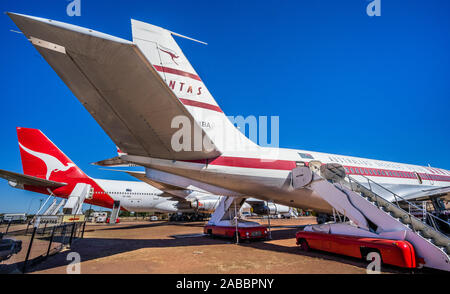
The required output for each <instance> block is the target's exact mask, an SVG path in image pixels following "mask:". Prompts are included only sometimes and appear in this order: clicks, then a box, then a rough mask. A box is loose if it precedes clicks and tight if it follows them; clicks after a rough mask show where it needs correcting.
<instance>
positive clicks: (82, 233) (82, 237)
mask: <svg viewBox="0 0 450 294" xmlns="http://www.w3.org/2000/svg"><path fill="white" fill-rule="evenodd" d="M85 228H86V221H84V224H83V231H82V232H81V239H84V229H85Z"/></svg>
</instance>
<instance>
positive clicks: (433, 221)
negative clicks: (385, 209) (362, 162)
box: [346, 175, 450, 233]
mask: <svg viewBox="0 0 450 294" xmlns="http://www.w3.org/2000/svg"><path fill="white" fill-rule="evenodd" d="M358 176H359V177H362V178H364V179H365V180H367V185H368V188H367V187H365V186H364V185H363V184H362V183H361V182H360V181H358V180H356V179H355V178H353V177H351V176H350V175H346V178H348V182H349V184H350V188H351V189H352V190H353V185H352V182H354V183H355V184H356V185H358V186H361V187H363V188H365V189H367V190H369V191H370V192H371V193H372V194H373V195H374V196H375V202H376V204H377V206H380V200H379V198H381V199H382V200H384V201H387V202H391V201H388V200H386V199H385V198H384V197H382V196H380V195H379V194H378V193H377V192H375V191H374V190H373V188H372V186H375V187H378V188H381V189H382V190H384V191H386V192H388V193H389V194H391V195H392V196H394V201H395V204H396V206H397V208H398V209H400V210H402V211H403V212H404V213H405V214H406V215H408V216H409V218H410V223H411V226H412V228H413V230H414V231H415V228H414V225H413V222H412V218H414V219H416V220H418V221H420V222H422V221H421V220H419V219H418V218H416V217H415V216H413V215H412V214H410V213H409V212H407V211H405V210H404V209H403V208H401V206H400V204H399V202H402V203H404V204H406V205H409V206H410V207H414V208H415V209H417V210H419V211H422V213H423V214H424V215H426V217H427V219H429V220H430V223H431V225H432V226H433V228H434V230H436V231H438V232H441V230H440V228H439V226H437V225H436V221H439V222H441V223H442V224H446V225H447V226H449V227H450V223H449V222H447V221H445V220H443V219H441V218H439V217H437V216H435V215H434V214H432V213H430V212H428V211H427V210H426V209H423V208H421V207H419V206H417V205H415V204H414V203H412V202H411V201H408V200H406V199H405V198H403V197H401V196H400V195H398V194H396V193H394V192H392V191H391V190H389V189H388V188H386V187H384V186H383V185H380V184H378V183H377V182H375V181H373V180H371V179H369V178H367V177H365V176H363V175H358ZM422 223H424V222H422ZM424 224H425V225H427V226H428V224H426V223H424ZM441 233H442V232H441Z"/></svg>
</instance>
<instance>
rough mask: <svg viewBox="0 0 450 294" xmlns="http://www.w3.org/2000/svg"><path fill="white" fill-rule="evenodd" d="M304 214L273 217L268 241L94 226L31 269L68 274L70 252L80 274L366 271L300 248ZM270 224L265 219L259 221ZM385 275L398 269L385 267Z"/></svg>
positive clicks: (197, 228)
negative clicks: (75, 254) (298, 239)
mask: <svg viewBox="0 0 450 294" xmlns="http://www.w3.org/2000/svg"><path fill="white" fill-rule="evenodd" d="M314 220H315V219H314V218H310V217H304V218H298V219H290V220H282V219H280V220H271V225H272V237H273V239H272V240H270V241H258V242H251V243H242V244H239V245H236V244H234V243H231V242H230V241H229V240H226V239H217V238H214V239H212V238H209V237H205V236H202V233H203V225H204V223H203V222H194V223H175V222H149V221H145V222H142V221H137V222H126V223H121V224H117V225H103V224H90V225H87V226H86V232H85V238H84V239H82V240H78V241H77V242H76V243H74V244H73V246H72V249H71V250H69V251H65V252H61V253H59V254H56V255H54V256H52V257H50V258H48V259H47V260H46V261H44V262H42V263H40V264H38V265H36V266H35V267H33V268H30V269H29V272H30V273H59V274H64V273H66V268H67V265H68V264H69V261H67V260H66V257H67V254H68V253H69V252H71V251H74V252H78V253H79V254H80V256H81V273H83V274H96V273H102V274H103V273H111V274H120V273H133V274H134V273H181V274H200V273H201V274H211V273H213V274H223V273H226V274H238V273H245V274H254V273H257V274H271V273H281V274H284V273H292V274H300V273H302V274H306V273H308V274H364V273H366V263H365V262H363V261H362V260H359V259H355V258H349V257H343V256H338V255H334V254H329V253H325V252H318V251H310V252H302V251H300V250H299V248H298V246H297V245H296V244H295V243H296V240H295V233H296V232H297V231H298V230H299V228H300V227H301V226H302V225H305V224H309V223H312V222H314ZM260 222H261V223H262V224H267V220H261V221H260ZM382 271H383V272H386V273H395V272H401V271H400V269H397V268H390V267H382Z"/></svg>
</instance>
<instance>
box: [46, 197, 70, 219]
mask: <svg viewBox="0 0 450 294" xmlns="http://www.w3.org/2000/svg"><path fill="white" fill-rule="evenodd" d="M65 204H66V200H65V199H61V200H60V201H59V202H58V199H56V198H54V199H53V201H52V204H50V206H49V207H48V208H47V209H46V210H45V211H44V213H43V214H42V215H57V214H58V212H59V210H60V209H61V207H63V206H64V205H65Z"/></svg>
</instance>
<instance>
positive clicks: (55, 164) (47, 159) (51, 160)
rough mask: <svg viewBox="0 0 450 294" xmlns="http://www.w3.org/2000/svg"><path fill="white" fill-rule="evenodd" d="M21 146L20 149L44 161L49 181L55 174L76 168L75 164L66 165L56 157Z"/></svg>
mask: <svg viewBox="0 0 450 294" xmlns="http://www.w3.org/2000/svg"><path fill="white" fill-rule="evenodd" d="M19 146H20V148H22V149H23V150H25V151H26V152H27V153H29V154H31V155H33V156H35V157H37V158H39V159H40V160H42V161H43V162H44V163H45V166H46V168H47V172H46V176H45V178H46V179H47V180H49V179H50V176H51V174H52V173H53V172H58V171H62V172H65V171H68V170H69V169H70V168H71V167H75V164H73V163H68V164H67V165H64V164H62V162H61V161H59V160H58V159H57V158H56V157H54V156H51V155H48V154H45V153H40V152H36V151H33V150H31V149H28V148H26V147H24V146H23V145H22V144H20V143H19Z"/></svg>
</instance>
